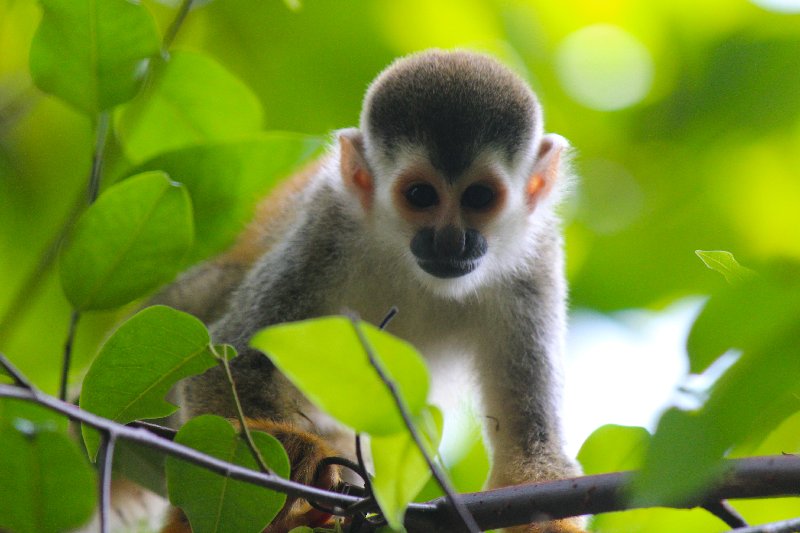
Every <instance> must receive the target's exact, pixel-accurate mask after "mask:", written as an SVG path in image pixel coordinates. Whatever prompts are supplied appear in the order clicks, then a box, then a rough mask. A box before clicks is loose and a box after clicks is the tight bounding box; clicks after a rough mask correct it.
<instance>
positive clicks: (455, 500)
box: [350, 317, 480, 533]
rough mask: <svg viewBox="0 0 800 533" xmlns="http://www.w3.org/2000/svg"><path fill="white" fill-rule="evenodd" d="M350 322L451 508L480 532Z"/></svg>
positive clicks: (355, 324)
mask: <svg viewBox="0 0 800 533" xmlns="http://www.w3.org/2000/svg"><path fill="white" fill-rule="evenodd" d="M350 322H351V323H352V324H353V328H354V329H355V332H356V335H357V336H358V340H359V342H360V343H361V345H362V346H363V348H364V351H365V352H366V354H367V358H368V359H369V362H370V364H371V365H372V366H373V368H375V371H376V372H377V374H378V377H380V378H381V381H383V383H384V384H385V385H386V388H387V389H388V390H389V393H390V394H391V395H392V398H394V401H395V404H396V405H397V409H398V410H399V411H400V416H402V417H403V422H405V425H406V428H407V429H408V431H409V433H410V434H411V438H412V439H413V440H414V443H415V444H416V446H417V448H418V449H419V451H420V453H421V454H422V457H424V458H425V462H426V463H427V464H428V468H429V469H430V471H431V474H432V475H433V477H434V479H436V482H437V483H438V484H439V486H440V487H441V488H442V491H444V493H445V495H446V496H447V500H448V502H449V503H450V508H451V510H452V511H453V513H454V514H455V516H456V517H458V519H459V520H460V521H461V525H463V528H464V529H466V530H467V531H470V533H478V532H479V531H480V528H479V527H478V524H476V523H475V520H474V519H473V518H472V515H470V513H469V511H468V510H467V509H466V507H464V505H463V504H462V503H461V500H460V498H459V496H458V494H457V493H456V491H455V490H454V489H453V487H452V486H451V485H450V482H449V481H448V480H447V477H446V476H445V475H444V472H442V471H441V469H440V468H439V466H438V465H437V464H436V463H435V462H434V460H433V458H432V457H431V456H430V454H429V453H428V450H427V449H426V446H425V443H424V442H423V441H422V436H421V435H420V434H419V431H417V428H416V426H415V425H414V421H413V420H412V419H411V414H410V413H409V411H408V408H407V407H406V405H405V401H404V400H403V398H402V396H400V393H399V392H398V390H397V386H396V384H395V383H394V381H392V379H391V378H390V377H389V375H388V374H387V373H386V371H385V370H384V368H383V367H382V366H381V363H380V362H379V361H378V360H377V358H376V357H375V354H374V353H373V352H372V347H371V346H370V345H369V343H368V342H367V339H366V337H364V333H363V332H362V331H361V328H360V327H359V325H358V321H357V320H356V319H355V318H353V317H350Z"/></svg>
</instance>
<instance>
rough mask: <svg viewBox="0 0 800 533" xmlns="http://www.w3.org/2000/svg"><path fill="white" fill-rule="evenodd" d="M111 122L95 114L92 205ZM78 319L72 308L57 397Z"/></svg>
mask: <svg viewBox="0 0 800 533" xmlns="http://www.w3.org/2000/svg"><path fill="white" fill-rule="evenodd" d="M110 122H111V112H110V111H103V112H101V113H99V114H98V115H97V131H96V132H95V143H94V153H93V154H92V170H91V172H90V173H89V183H88V184H87V186H86V196H87V198H86V202H87V204H88V205H92V204H93V203H94V202H95V200H97V196H98V195H99V194H100V178H101V177H102V174H103V158H104V156H105V152H106V144H108V129H109V125H110ZM79 319H80V311H78V310H73V311H72V316H71V317H70V320H69V333H67V340H66V342H65V343H64V359H63V360H62V362H61V388H60V389H59V395H58V397H59V398H60V399H62V400H66V398H67V385H68V381H69V369H70V367H71V366H72V345H73V342H74V340H75V333H76V331H77V327H78V321H79Z"/></svg>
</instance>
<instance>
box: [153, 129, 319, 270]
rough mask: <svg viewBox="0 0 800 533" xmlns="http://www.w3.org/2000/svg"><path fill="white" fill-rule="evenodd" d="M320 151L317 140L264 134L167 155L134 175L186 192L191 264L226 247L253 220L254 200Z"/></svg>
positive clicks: (287, 135)
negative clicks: (163, 179) (158, 174)
mask: <svg viewBox="0 0 800 533" xmlns="http://www.w3.org/2000/svg"><path fill="white" fill-rule="evenodd" d="M321 146H322V141H321V140H320V139H319V138H317V137H309V136H303V135H296V134H291V133H268V134H263V135H259V136H257V137H255V138H253V139H250V140H248V141H242V142H235V143H220V144H209V145H203V146H192V147H189V148H183V149H180V150H176V151H174V152H169V153H166V154H163V155H160V156H158V157H156V158H155V159H152V160H150V161H148V162H146V163H144V164H143V165H142V166H141V167H140V168H139V171H142V170H163V171H165V172H167V173H168V174H169V175H170V176H171V177H172V179H174V180H177V181H179V182H181V183H183V184H184V185H186V187H187V188H188V189H189V193H190V194H191V196H192V205H193V207H194V217H195V232H196V233H195V234H196V238H195V245H194V247H193V249H192V251H191V253H190V257H189V258H188V259H187V262H188V263H190V264H191V263H194V262H196V261H199V260H201V259H205V258H207V257H209V256H211V255H213V254H216V253H218V252H221V251H222V250H224V249H225V248H227V247H228V246H229V245H230V244H231V243H232V242H233V240H234V239H235V238H236V236H237V235H239V233H240V232H241V230H242V228H243V227H244V226H245V224H246V223H247V222H249V221H250V220H251V219H252V218H253V213H254V210H255V205H256V202H257V201H258V199H259V198H261V197H262V196H263V195H264V194H265V193H266V192H267V191H268V190H269V189H270V188H271V187H273V186H274V185H275V184H276V183H277V182H278V179H279V178H282V177H285V176H287V175H289V174H290V173H291V172H292V171H293V170H295V169H296V168H297V166H298V165H300V164H301V163H303V162H304V161H306V160H307V159H308V158H309V157H310V156H312V155H313V154H315V153H316V152H317V151H318V150H319V148H320V147H321Z"/></svg>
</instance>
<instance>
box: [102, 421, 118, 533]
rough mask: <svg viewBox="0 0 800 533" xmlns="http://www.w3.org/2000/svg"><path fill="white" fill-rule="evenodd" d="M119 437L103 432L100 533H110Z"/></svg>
mask: <svg viewBox="0 0 800 533" xmlns="http://www.w3.org/2000/svg"><path fill="white" fill-rule="evenodd" d="M116 444H117V437H116V436H115V435H114V433H113V432H110V433H105V434H103V440H102V442H101V445H100V453H99V456H98V457H99V461H98V462H99V463H100V475H99V478H100V480H99V481H100V511H99V512H100V533H108V516H109V512H108V509H109V506H110V503H111V471H112V466H113V464H114V448H115V447H116Z"/></svg>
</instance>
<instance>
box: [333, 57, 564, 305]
mask: <svg viewBox="0 0 800 533" xmlns="http://www.w3.org/2000/svg"><path fill="white" fill-rule="evenodd" d="M339 140H340V149H341V159H340V163H341V173H342V176H343V178H344V180H345V182H346V184H347V185H348V187H349V190H350V191H352V192H353V193H354V194H355V195H356V196H357V198H358V200H359V203H360V206H361V208H362V209H363V211H364V213H366V214H367V215H368V216H367V220H368V221H370V226H371V227H372V228H373V229H375V231H377V232H379V234H380V238H381V239H382V240H383V241H384V242H386V243H388V245H389V246H393V247H395V249H396V250H397V251H398V252H401V253H402V255H403V256H405V257H406V258H407V259H408V261H407V262H408V265H409V267H410V268H411V269H412V270H413V271H414V272H415V273H416V275H417V278H418V279H420V280H421V281H422V282H423V284H424V285H425V286H426V287H429V288H430V289H431V290H433V291H434V292H436V293H438V294H441V295H444V296H448V297H460V296H463V295H466V294H469V293H470V292H473V291H475V290H476V289H478V288H479V287H480V286H482V285H485V284H487V283H489V282H490V281H491V280H492V279H496V276H498V275H504V274H508V273H510V272H513V271H514V269H516V268H518V267H519V266H520V265H521V264H522V263H521V262H522V261H524V260H526V259H527V258H528V256H529V254H530V253H533V252H532V251H531V250H530V249H531V246H528V245H529V244H531V242H530V239H531V238H535V233H536V232H535V226H536V220H537V218H541V217H537V216H536V212H537V211H541V210H542V204H543V201H544V200H545V199H546V198H547V197H549V196H552V195H551V194H550V192H551V190H552V189H553V186H554V183H555V182H556V181H557V178H558V174H559V166H560V164H559V158H560V153H561V151H562V149H563V148H564V147H565V146H566V143H565V141H564V140H563V139H562V138H561V137H558V136H555V135H543V134H542V121H541V111H540V109H539V104H538V102H537V100H536V97H535V96H534V94H533V92H532V91H531V90H530V88H529V87H528V86H527V84H526V83H525V82H523V81H522V80H521V79H520V78H519V77H518V76H516V75H515V74H514V73H512V72H511V71H510V70H508V69H507V68H506V67H504V66H503V65H501V64H500V63H499V62H497V61H495V60H494V59H491V58H489V57H487V56H484V55H480V54H476V53H471V52H464V51H459V52H444V51H428V52H423V53H420V54H416V55H412V56H409V57H406V58H403V59H400V60H398V61H396V62H395V63H393V64H392V65H391V66H390V67H389V68H387V69H386V70H385V71H384V72H383V73H381V74H380V75H379V76H378V77H377V79H376V80H375V81H374V82H373V83H372V85H371V86H370V88H369V90H368V91H367V95H366V97H365V99H364V106H363V110H362V114H361V125H360V128H359V129H351V130H344V131H342V132H341V133H340V136H339Z"/></svg>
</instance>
